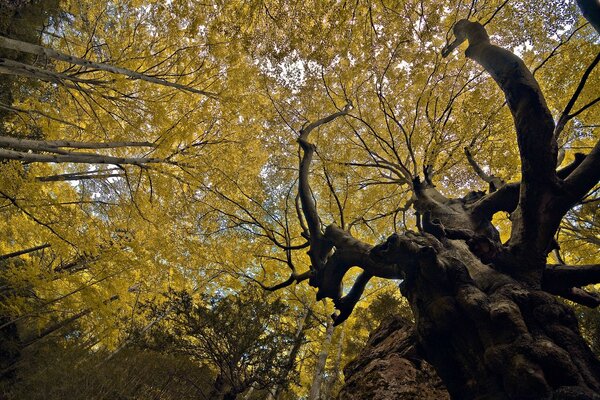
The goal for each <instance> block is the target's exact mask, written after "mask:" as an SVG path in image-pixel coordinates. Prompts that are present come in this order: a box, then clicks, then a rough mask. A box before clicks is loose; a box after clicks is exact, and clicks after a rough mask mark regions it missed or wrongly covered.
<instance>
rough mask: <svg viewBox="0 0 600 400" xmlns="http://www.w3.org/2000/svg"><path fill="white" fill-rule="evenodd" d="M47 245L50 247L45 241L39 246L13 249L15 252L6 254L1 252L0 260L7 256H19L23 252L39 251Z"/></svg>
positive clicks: (5, 258)
mask: <svg viewBox="0 0 600 400" xmlns="http://www.w3.org/2000/svg"><path fill="white" fill-rule="evenodd" d="M48 247H50V245H49V244H48V243H46V244H42V245H39V246H35V247H31V248H28V249H24V250H19V251H15V252H12V253H8V254H3V255H0V261H2V260H7V259H9V258H14V257H19V256H22V255H23V254H29V253H33V252H34V251H40V250H43V249H45V248H48Z"/></svg>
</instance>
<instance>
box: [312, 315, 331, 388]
mask: <svg viewBox="0 0 600 400" xmlns="http://www.w3.org/2000/svg"><path fill="white" fill-rule="evenodd" d="M334 328H335V326H334V324H333V321H331V320H327V329H326V330H325V337H324V338H323V343H322V345H321V352H320V353H319V358H318V359H317V365H316V366H315V375H314V377H313V381H312V384H311V385H310V392H309V394H308V400H319V399H320V396H321V386H322V383H323V374H324V373H325V365H326V364H327V357H328V356H329V348H330V347H331V339H332V338H333V331H334Z"/></svg>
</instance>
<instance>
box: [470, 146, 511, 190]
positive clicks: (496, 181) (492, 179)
mask: <svg viewBox="0 0 600 400" xmlns="http://www.w3.org/2000/svg"><path fill="white" fill-rule="evenodd" d="M465 155H466V156H467V161H469V164H470V165H471V167H472V168H473V170H474V171H475V173H476V174H477V176H479V177H480V178H481V179H482V180H483V181H484V182H487V183H488V184H489V185H490V193H492V192H495V191H496V190H498V189H500V188H501V187H502V186H504V181H503V180H502V179H500V178H498V177H497V176H495V175H488V174H486V173H485V172H484V171H483V169H481V167H480V166H479V164H477V162H476V161H475V159H474V158H473V155H472V154H471V151H470V150H469V148H468V147H465Z"/></svg>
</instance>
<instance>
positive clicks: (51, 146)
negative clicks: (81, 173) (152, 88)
mask: <svg viewBox="0 0 600 400" xmlns="http://www.w3.org/2000/svg"><path fill="white" fill-rule="evenodd" d="M0 147H10V148H12V149H18V150H32V151H48V152H54V151H56V150H58V149H60V148H61V147H67V148H71V149H114V148H119V147H155V144H153V143H150V142H77V141H70V140H32V139H19V138H15V137H10V136H0Z"/></svg>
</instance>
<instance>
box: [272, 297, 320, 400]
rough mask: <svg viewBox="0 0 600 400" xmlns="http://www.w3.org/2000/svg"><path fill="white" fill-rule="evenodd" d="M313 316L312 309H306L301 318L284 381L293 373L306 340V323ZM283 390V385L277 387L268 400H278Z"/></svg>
mask: <svg viewBox="0 0 600 400" xmlns="http://www.w3.org/2000/svg"><path fill="white" fill-rule="evenodd" d="M311 316H312V309H311V308H310V307H306V310H305V312H304V314H303V315H302V316H301V317H300V320H299V321H298V329H297V330H296V335H295V336H294V343H293V345H292V349H291V350H290V356H289V359H288V369H287V371H286V372H285V376H284V377H282V380H283V381H286V380H287V377H288V376H289V374H290V373H291V371H292V368H293V367H294V365H295V361H296V357H297V356H298V351H300V347H301V346H302V342H303V340H302V339H304V329H305V326H306V323H307V322H308V320H309V319H310V317H311ZM282 389H283V387H282V385H281V384H277V385H275V387H274V388H273V390H272V391H270V392H269V394H268V395H267V398H266V400H277V399H278V398H279V395H280V394H281V390H282Z"/></svg>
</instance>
